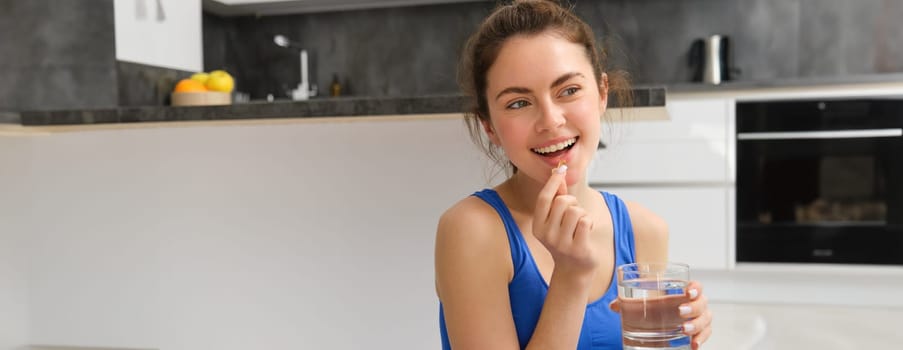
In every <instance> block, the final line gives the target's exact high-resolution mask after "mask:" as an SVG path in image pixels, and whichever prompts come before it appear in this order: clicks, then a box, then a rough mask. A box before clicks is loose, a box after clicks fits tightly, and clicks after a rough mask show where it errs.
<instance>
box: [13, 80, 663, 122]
mask: <svg viewBox="0 0 903 350" xmlns="http://www.w3.org/2000/svg"><path fill="white" fill-rule="evenodd" d="M633 95H634V104H633V106H632V107H663V106H665V88H663V87H635V88H634V89H633ZM465 103H466V100H465V98H464V97H463V96H461V95H436V96H419V97H347V98H323V99H311V100H308V101H297V102H296V101H278V100H277V101H275V102H250V103H238V104H232V105H226V106H192V107H171V106H149V107H119V108H102V109H73V110H56V111H24V112H21V113H19V119H20V122H21V124H22V125H26V126H47V125H85V124H110V123H143V122H172V121H211V120H239V119H281V118H310V117H339V116H341V117H355V116H380V115H411V114H419V115H422V114H448V113H460V112H461V111H462V110H463V108H464V107H463V106H464V105H465ZM609 107H611V108H618V107H619V106H618V105H617V100H616V99H614V98H612V99H610V101H609ZM6 119H7V120H14V118H13V117H12V116H7V118H6Z"/></svg>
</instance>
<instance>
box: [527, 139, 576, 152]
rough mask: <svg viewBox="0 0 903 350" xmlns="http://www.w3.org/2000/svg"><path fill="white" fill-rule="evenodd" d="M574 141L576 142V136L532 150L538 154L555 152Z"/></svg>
mask: <svg viewBox="0 0 903 350" xmlns="http://www.w3.org/2000/svg"><path fill="white" fill-rule="evenodd" d="M574 142H577V138H576V137H574V138H571V139H569V140H565V141H562V142H559V143H557V144H554V145H551V146H546V147H540V148H534V149H533V152H536V153H539V154H547V153H552V152H557V151H560V150H563V149H565V148H568V147H570V146H571V145H573V144H574Z"/></svg>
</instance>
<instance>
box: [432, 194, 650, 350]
mask: <svg viewBox="0 0 903 350" xmlns="http://www.w3.org/2000/svg"><path fill="white" fill-rule="evenodd" d="M474 195H475V196H477V197H479V198H480V199H482V200H484V201H486V203H489V205H491V206H492V207H493V208H495V210H496V212H498V214H499V216H500V217H501V219H502V222H503V223H504V225H505V231H506V232H507V233H508V244H509V246H510V248H511V259H512V262H513V263H514V265H513V266H514V277H513V278H512V279H511V282H510V283H509V284H508V294H509V296H510V298H511V313H512V316H513V317H514V326H515V328H516V329H517V339H518V341H519V342H520V348H521V349H524V348H526V347H527V343H528V342H529V341H530V337H531V336H532V335H533V330H534V329H535V328H536V323H537V322H538V321H539V313H540V312H541V311H542V306H543V304H544V303H545V299H546V293H548V291H549V286H548V284H546V281H545V279H544V278H543V277H542V274H540V273H539V267H537V266H536V262H535V261H534V260H533V256H532V255H531V254H530V250H529V248H528V247H527V242H526V241H525V240H524V237H523V236H522V235H521V232H520V229H519V228H518V227H517V223H515V222H514V217H513V216H511V212H510V211H508V207H507V206H505V203H504V202H503V201H502V198H501V197H499V195H498V193H496V192H495V191H494V190H492V189H485V190H482V191H480V192H477V193H474ZM602 197H603V198H604V199H605V203H606V204H607V205H608V210H609V212H611V219H612V223H613V224H614V247H615V266H618V265H621V264H629V263H632V262H635V261H636V253H635V252H634V244H633V225H632V224H631V223H630V215H629V214H628V213H627V207H626V206H625V205H624V202H623V201H621V199H620V198H618V197H617V196H615V195H613V194H610V193H607V192H602ZM617 297H618V286H617V274H616V273H612V276H611V283H610V285H609V287H608V290H607V291H606V292H605V293H604V294H603V295H602V297H600V298H599V299H598V300H596V301H593V302H592V303H590V304H589V305H587V306H586V314H585V316H584V318H583V327H582V329H581V331H580V341H579V342H578V343H577V350H603V349H604V350H611V349H618V350H620V349H623V346H622V343H621V317H620V315H619V314H618V313H616V312H614V311H611V309H609V308H608V304H609V303H611V301H612V300H615V298H617ZM439 330H440V332H441V337H442V349H444V350H449V349H451V344H450V343H449V340H448V331H447V330H446V328H445V312H444V311H443V308H442V303H441V302H440V303H439Z"/></svg>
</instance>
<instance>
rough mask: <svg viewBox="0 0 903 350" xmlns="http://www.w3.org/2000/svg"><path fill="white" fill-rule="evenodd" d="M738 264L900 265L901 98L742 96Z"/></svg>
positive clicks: (902, 239) (902, 200) (902, 247)
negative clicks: (750, 98) (773, 98)
mask: <svg viewBox="0 0 903 350" xmlns="http://www.w3.org/2000/svg"><path fill="white" fill-rule="evenodd" d="M736 118H737V119H736V121H737V148H736V149H737V167H736V169H737V173H736V181H737V182H736V191H737V195H736V200H737V203H736V208H737V212H736V225H737V226H736V234H737V236H736V238H737V239H736V249H737V251H736V253H737V261H738V262H779V263H837V264H877V265H903V97H900V98H897V99H894V98H867V99H843V100H842V99H836V100H810V101H758V102H740V103H737V109H736Z"/></svg>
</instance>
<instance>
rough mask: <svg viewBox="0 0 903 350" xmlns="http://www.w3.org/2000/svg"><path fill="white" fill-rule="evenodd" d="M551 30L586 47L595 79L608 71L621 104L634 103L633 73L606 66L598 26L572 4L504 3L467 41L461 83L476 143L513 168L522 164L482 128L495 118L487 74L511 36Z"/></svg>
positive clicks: (544, 1)
mask: <svg viewBox="0 0 903 350" xmlns="http://www.w3.org/2000/svg"><path fill="white" fill-rule="evenodd" d="M546 30H553V31H555V32H556V33H557V34H558V35H561V37H563V38H564V39H566V40H568V41H570V42H573V43H576V44H580V45H582V46H583V47H584V48H585V49H586V57H587V59H589V61H590V64H592V66H593V74H594V77H593V78H594V80H595V81H596V82H597V85H598V79H599V77H601V76H602V73H603V72H606V73H607V75H608V82H609V91H612V92H614V93H615V94H616V97H617V100H618V106H619V107H626V106H630V105H632V102H633V98H632V96H631V95H630V93H629V92H630V89H629V82H628V79H627V74H626V73H625V72H623V71H620V70H617V71H615V70H607V69H606V68H607V67H606V64H607V53H606V50H605V49H604V48H601V47H599V46H598V45H597V44H596V39H595V36H594V34H593V30H592V29H591V28H590V27H589V25H587V24H586V22H584V21H583V20H581V19H580V18H579V17H577V15H575V14H574V13H573V11H572V10H571V9H570V8H564V7H562V6H561V5H559V4H558V2H557V1H554V0H514V1H512V2H511V3H510V4H507V5H499V6H498V7H496V9H495V10H494V11H493V12H492V13H491V14H490V15H489V16H488V17H487V18H486V19H485V20H484V21H483V23H482V24H481V25H480V27H479V29H478V30H477V31H476V32H475V33H473V35H471V36H470V38H469V39H468V40H467V44H466V45H465V47H464V53H463V54H462V55H461V62H460V64H459V70H458V84H459V85H460V86H461V90H462V91H463V92H464V94H465V95H466V96H467V97H469V103H470V105H469V106H467V107H466V109H465V121H466V122H467V128H468V129H469V131H470V136H471V138H472V139H473V140H474V143H476V144H477V145H478V146H479V147H480V148H482V149H483V151H484V152H485V153H486V155H487V156H489V158H490V159H492V160H494V161H496V162H497V163H499V164H500V165H502V164H505V163H507V164H508V167H509V169H510V170H512V171H513V172H516V171H517V168H516V167H514V165H513V164H511V163H510V162H507V161H506V160H504V158H503V157H504V156H503V155H502V154H501V153H500V152H499V150H498V149H496V147H495V146H494V145H493V144H492V143H491V142H489V140H487V139H486V138H485V137H483V136H484V135H483V132H482V130H481V126H480V123H481V121H484V120H485V121H489V107H488V102H487V99H486V84H487V82H486V73H487V72H488V71H489V68H490V67H491V66H492V64H493V63H494V62H495V59H496V58H497V56H498V53H499V51H500V50H501V48H502V45H503V44H504V43H505V42H506V41H507V40H508V39H510V38H511V37H514V36H517V35H535V34H539V33H542V32H544V31H546Z"/></svg>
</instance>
